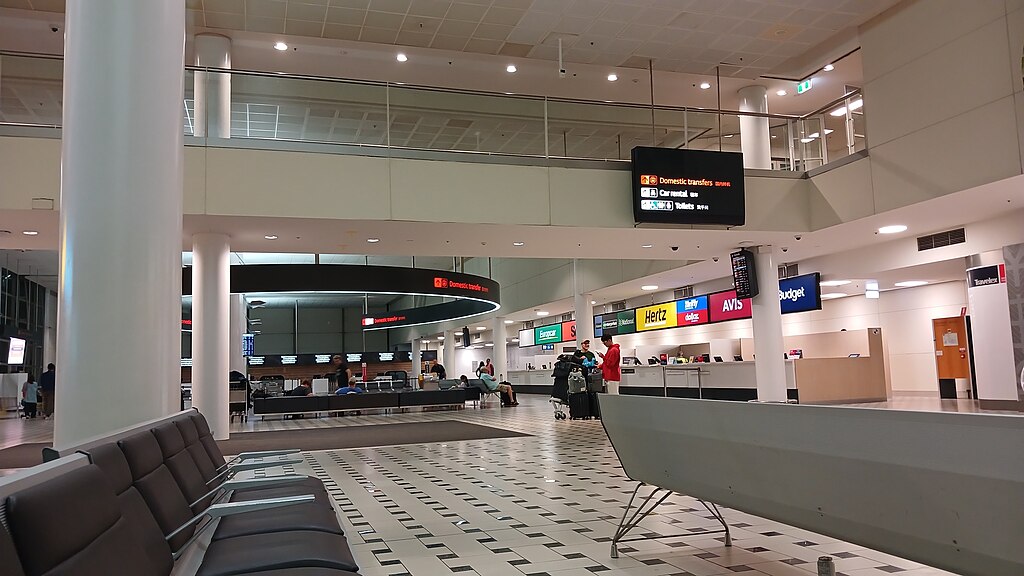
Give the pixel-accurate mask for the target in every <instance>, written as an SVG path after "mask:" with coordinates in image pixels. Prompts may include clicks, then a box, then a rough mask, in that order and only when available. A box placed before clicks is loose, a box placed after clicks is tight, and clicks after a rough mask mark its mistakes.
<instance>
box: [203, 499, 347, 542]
mask: <svg viewBox="0 0 1024 576" xmlns="http://www.w3.org/2000/svg"><path fill="white" fill-rule="evenodd" d="M292 530H310V531H314V532H329V533H331V534H344V531H342V529H341V524H340V523H339V522H338V515H337V514H335V513H334V510H332V509H330V508H325V507H323V506H321V505H319V504H317V503H316V502H311V503H309V504H298V505H295V506H286V507H284V508H274V509H271V510H261V511H259V512H249V513H246V514H237V515H235V516H227V517H225V518H221V519H220V523H219V524H218V525H217V531H216V532H215V533H214V535H213V539H214V540H223V539H224V538H236V537H238V536H249V535H252V534H267V533H271V532H289V531H292Z"/></svg>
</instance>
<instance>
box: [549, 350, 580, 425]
mask: <svg viewBox="0 0 1024 576" xmlns="http://www.w3.org/2000/svg"><path fill="white" fill-rule="evenodd" d="M576 365H577V363H576V362H575V361H574V358H573V357H572V356H571V355H569V354H562V355H560V356H559V357H558V360H557V361H556V362H555V366H554V370H553V371H552V372H551V377H552V378H554V379H555V382H554V385H553V386H552V388H551V399H550V400H548V402H551V407H552V409H554V412H555V420H566V419H568V417H569V416H568V414H566V411H568V409H569V373H570V372H571V371H572V368H573V366H576Z"/></svg>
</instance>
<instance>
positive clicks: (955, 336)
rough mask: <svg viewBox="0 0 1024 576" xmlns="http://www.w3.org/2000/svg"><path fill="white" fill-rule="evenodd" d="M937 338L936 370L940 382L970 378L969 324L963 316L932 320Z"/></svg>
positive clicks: (934, 334)
mask: <svg viewBox="0 0 1024 576" xmlns="http://www.w3.org/2000/svg"><path fill="white" fill-rule="evenodd" d="M932 335H933V336H934V338H935V369H936V372H937V374H938V377H939V380H945V379H955V378H970V377H971V363H970V360H968V358H967V356H968V353H967V324H966V323H965V322H964V318H963V316H954V317H952V318H935V319H933V320H932Z"/></svg>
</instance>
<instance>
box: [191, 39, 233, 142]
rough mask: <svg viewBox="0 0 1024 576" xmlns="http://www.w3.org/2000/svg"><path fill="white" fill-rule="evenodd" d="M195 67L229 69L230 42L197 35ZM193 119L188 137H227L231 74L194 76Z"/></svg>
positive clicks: (228, 135)
mask: <svg viewBox="0 0 1024 576" xmlns="http://www.w3.org/2000/svg"><path fill="white" fill-rule="evenodd" d="M195 55H196V66H203V67H206V68H222V69H225V70H230V69H231V39H230V38H228V37H227V36H221V35H220V34H197V35H196V38H195ZM194 76H195V86H194V89H193V94H194V95H195V104H196V105H195V118H194V119H193V129H192V133H193V134H195V135H196V136H199V137H205V136H207V135H209V136H212V137H215V138H230V137H231V74H227V73H223V72H196V73H195V75H194Z"/></svg>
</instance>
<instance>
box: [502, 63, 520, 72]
mask: <svg viewBox="0 0 1024 576" xmlns="http://www.w3.org/2000/svg"><path fill="white" fill-rule="evenodd" d="M517 70H519V69H518V68H516V65H515V64H509V65H508V66H505V72H508V73H509V74H515V73H516V71H517Z"/></svg>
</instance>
